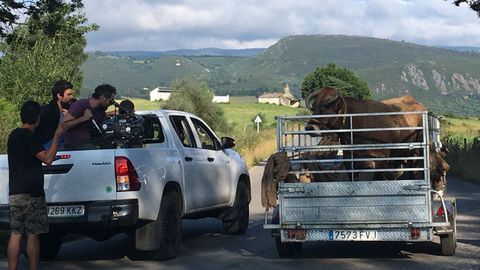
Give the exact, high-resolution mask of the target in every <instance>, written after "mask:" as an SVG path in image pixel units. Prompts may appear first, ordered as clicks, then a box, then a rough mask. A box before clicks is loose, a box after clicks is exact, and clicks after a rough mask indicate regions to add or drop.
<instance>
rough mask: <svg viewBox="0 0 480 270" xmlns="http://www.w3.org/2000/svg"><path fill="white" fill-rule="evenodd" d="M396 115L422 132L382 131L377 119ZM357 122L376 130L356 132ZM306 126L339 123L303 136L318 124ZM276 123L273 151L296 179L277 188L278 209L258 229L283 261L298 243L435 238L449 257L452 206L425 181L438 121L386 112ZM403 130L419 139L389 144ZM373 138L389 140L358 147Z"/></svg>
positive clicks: (453, 229) (387, 126)
mask: <svg viewBox="0 0 480 270" xmlns="http://www.w3.org/2000/svg"><path fill="white" fill-rule="evenodd" d="M398 115H400V116H405V115H417V116H420V117H421V124H419V125H417V126H399V125H396V124H392V123H391V122H388V121H384V122H385V125H384V126H381V122H382V119H383V120H384V119H390V118H392V117H395V116H398ZM358 117H363V118H364V119H365V118H370V121H372V123H375V124H372V125H371V127H365V126H363V127H361V128H358V127H356V126H355V122H356V119H357V118H358ZM312 119H314V120H315V119H316V120H319V119H323V120H326V119H330V120H331V121H338V119H341V121H343V122H345V125H343V127H342V128H340V129H328V130H327V129H309V130H306V129H305V126H306V125H308V123H312V122H313V123H318V122H321V121H316V120H315V121H312ZM335 119H337V120H335ZM330 120H329V121H330ZM276 121H277V122H276V125H277V151H278V152H285V153H286V154H287V157H288V160H289V163H290V169H289V172H288V173H289V174H290V175H293V176H294V177H293V178H295V179H299V181H290V182H287V181H279V182H278V183H276V185H277V198H278V201H277V203H278V204H277V205H276V206H274V207H271V208H268V207H267V208H266V211H265V223H264V228H265V229H268V230H271V234H272V236H273V237H274V239H275V244H276V248H277V252H278V254H279V255H280V256H281V257H286V256H291V255H293V254H296V253H298V252H300V250H301V247H302V244H303V243H304V242H315V241H327V242H336V241H372V242H380V241H382V242H394V243H405V242H413V243H417V242H428V241H433V240H434V236H439V237H440V243H441V244H440V246H441V253H442V254H443V255H447V256H449V255H453V254H454V253H455V248H456V224H455V220H456V201H455V198H454V197H451V196H446V195H445V193H444V192H443V191H442V190H435V189H434V188H433V186H432V185H433V184H432V182H435V181H438V180H439V179H431V170H433V169H435V168H431V164H430V163H432V162H431V161H430V159H431V158H432V157H431V155H434V154H436V153H438V151H439V148H440V146H441V143H440V136H439V131H440V126H439V121H438V119H437V118H435V117H432V116H431V115H429V114H428V112H394V113H391V112H390V113H364V114H358V113H357V114H336V115H304V116H277V117H276ZM405 130H411V131H412V132H414V133H416V134H417V135H419V136H418V137H417V138H416V139H415V140H410V141H398V140H395V139H393V138H394V137H395V133H396V132H400V131H405ZM372 132H373V133H374V132H377V133H378V132H390V134H391V138H392V140H390V141H389V140H385V141H371V140H363V139H364V138H368V134H372ZM329 137H330V138H332V137H333V138H335V139H333V140H327V139H326V138H329ZM336 138H342V139H339V140H337V139H336ZM436 177H438V176H436ZM442 177H443V179H442V181H445V177H446V175H445V174H444V175H442ZM302 179H303V180H302ZM304 179H307V180H304Z"/></svg>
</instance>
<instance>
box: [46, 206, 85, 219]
mask: <svg viewBox="0 0 480 270" xmlns="http://www.w3.org/2000/svg"><path fill="white" fill-rule="evenodd" d="M84 214H85V207H84V206H83V205H55V206H49V207H48V216H49V217H78V216H83V215H84Z"/></svg>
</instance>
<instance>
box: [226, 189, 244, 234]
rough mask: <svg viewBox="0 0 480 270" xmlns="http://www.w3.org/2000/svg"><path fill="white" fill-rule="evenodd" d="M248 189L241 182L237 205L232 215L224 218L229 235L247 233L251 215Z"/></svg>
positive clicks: (233, 208) (234, 205) (236, 199)
mask: <svg viewBox="0 0 480 270" xmlns="http://www.w3.org/2000/svg"><path fill="white" fill-rule="evenodd" d="M248 198H249V196H248V188H247V186H246V184H245V183H244V182H239V183H238V187H237V192H236V194H235V203H234V204H233V207H232V209H231V211H230V213H229V214H228V215H227V216H226V217H224V218H223V229H224V230H225V232H226V233H228V234H242V233H245V231H247V228H248V219H249V215H250V210H249V202H248Z"/></svg>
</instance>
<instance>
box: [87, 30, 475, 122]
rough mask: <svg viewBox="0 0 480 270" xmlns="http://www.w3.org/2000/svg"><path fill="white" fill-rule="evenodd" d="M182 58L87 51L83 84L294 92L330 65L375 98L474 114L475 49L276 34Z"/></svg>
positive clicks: (128, 89) (133, 89) (136, 91)
mask: <svg viewBox="0 0 480 270" xmlns="http://www.w3.org/2000/svg"><path fill="white" fill-rule="evenodd" d="M206 50H208V49H206ZM259 50H261V49H259ZM179 51H184V50H179ZM187 51H188V50H187ZM199 51H201V50H199ZM204 52H205V51H204ZM187 55H188V56H187ZM187 55H179V53H177V54H176V55H166V54H164V55H158V56H157V57H153V58H144V59H139V57H138V56H135V57H133V56H126V55H123V56H121V55H107V54H91V55H90V57H89V58H88V59H87V61H86V63H85V64H84V66H83V70H84V74H85V80H84V88H85V89H86V90H87V91H91V89H93V88H94V87H95V86H96V85H97V84H99V83H103V82H110V83H112V84H114V85H116V86H117V87H118V88H119V90H120V92H121V93H122V94H123V95H131V96H138V97H147V94H148V93H147V92H146V91H142V90H140V89H143V88H145V87H146V88H150V89H151V88H153V87H155V86H161V85H169V84H170V83H171V81H172V80H174V79H179V78H185V77H187V78H196V79H199V80H203V81H206V82H207V83H208V85H209V86H210V87H211V88H213V89H214V90H215V91H216V92H217V93H218V94H230V95H259V94H261V93H263V92H269V91H280V89H282V84H284V83H287V84H289V86H290V89H291V90H292V92H293V93H294V94H295V95H297V96H300V91H299V89H300V85H301V82H302V81H303V79H304V77H305V75H306V74H308V73H310V72H312V71H313V70H314V69H315V68H316V67H319V66H323V65H326V64H328V63H335V64H336V65H337V66H340V67H345V68H348V69H351V70H353V71H355V72H356V73H357V74H358V75H359V76H360V77H361V78H363V79H365V80H366V81H367V82H368V85H369V87H370V88H371V89H372V92H373V94H374V98H376V99H384V98H391V97H395V96H399V95H404V94H410V95H412V96H414V97H416V98H417V99H418V100H420V101H421V102H423V103H424V104H425V105H426V106H427V107H428V108H429V109H430V110H433V111H436V112H440V113H455V114H469V115H480V54H479V53H474V52H471V51H465V52H460V51H455V50H452V49H445V48H436V47H427V46H422V45H417V44H412V43H407V42H397V41H391V40H387V39H378V38H369V37H358V36H345V35H300V36H289V37H285V38H282V39H280V40H279V41H278V42H277V43H276V44H274V45H272V46H271V47H269V48H268V49H266V50H264V51H259V53H258V54H255V55H253V56H249V57H233V56H226V55H220V56H211V55H208V54H203V53H201V54H200V55H201V56H198V55H192V53H189V54H187ZM237 56H238V55H237ZM88 89H90V90H88ZM84 92H85V91H84Z"/></svg>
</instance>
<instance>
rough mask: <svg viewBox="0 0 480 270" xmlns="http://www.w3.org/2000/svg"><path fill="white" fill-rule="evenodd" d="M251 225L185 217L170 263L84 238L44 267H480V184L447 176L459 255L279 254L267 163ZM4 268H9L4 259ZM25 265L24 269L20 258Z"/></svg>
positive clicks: (352, 248) (322, 247)
mask: <svg viewBox="0 0 480 270" xmlns="http://www.w3.org/2000/svg"><path fill="white" fill-rule="evenodd" d="M250 174H251V179H252V187H253V190H252V198H253V200H252V203H251V206H250V209H251V210H250V211H251V215H250V225H249V229H248V231H247V232H246V233H245V234H244V235H238V236H232V235H227V234H224V233H223V230H222V226H221V222H220V221H218V220H216V219H200V220H185V221H183V241H182V247H181V253H180V256H179V257H177V258H176V259H173V260H170V261H164V262H162V261H142V260H132V259H130V258H129V256H128V249H127V246H128V243H127V238H126V237H125V236H123V235H119V236H116V237H114V238H112V239H110V240H109V241H105V242H96V241H94V240H90V239H81V240H77V241H74V242H70V243H66V244H64V245H63V246H62V250H61V251H60V254H59V256H58V257H57V259H56V260H55V261H50V262H42V263H41V269H52V270H54V269H167V268H168V269H195V270H199V269H314V268H316V269H319V268H324V269H325V268H326V269H356V270H360V269H369V270H375V269H480V185H476V184H472V183H468V182H464V181H460V180H458V179H455V178H453V177H450V178H449V182H448V193H449V194H452V195H454V196H456V197H457V205H458V220H457V230H458V235H457V237H458V240H457V241H458V246H457V251H456V254H455V256H451V257H444V256H441V255H440V246H439V244H438V243H439V241H438V239H436V241H435V242H433V243H421V244H405V245H398V244H397V245H395V244H391V243H358V242H353V243H352V242H348V243H308V244H306V245H304V247H303V249H302V253H301V254H300V255H299V256H298V257H295V258H288V259H281V258H279V257H278V256H277V253H276V250H275V246H274V241H273V238H272V237H271V236H270V234H269V231H267V230H264V229H263V228H262V225H263V217H264V216H263V208H262V207H261V204H260V181H261V176H262V174H263V166H256V167H253V168H252V169H251V170H250ZM0 260H1V261H0V269H4V268H6V266H7V264H6V259H5V257H3V258H0ZM21 267H22V268H21V269H24V268H26V260H25V258H24V257H23V256H22V258H21Z"/></svg>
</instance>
